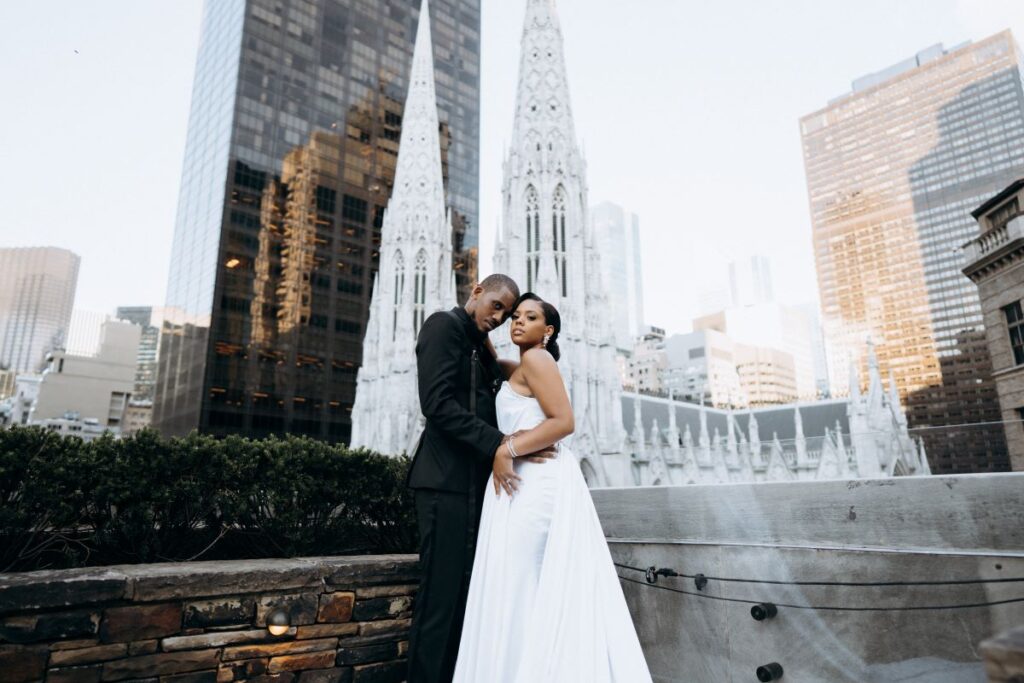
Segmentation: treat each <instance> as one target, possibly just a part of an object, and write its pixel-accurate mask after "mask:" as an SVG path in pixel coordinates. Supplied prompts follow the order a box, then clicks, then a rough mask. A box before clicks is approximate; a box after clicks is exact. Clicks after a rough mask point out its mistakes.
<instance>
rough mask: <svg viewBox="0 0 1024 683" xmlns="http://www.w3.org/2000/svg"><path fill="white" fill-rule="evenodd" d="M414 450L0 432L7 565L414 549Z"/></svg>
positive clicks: (0, 522)
mask: <svg viewBox="0 0 1024 683" xmlns="http://www.w3.org/2000/svg"><path fill="white" fill-rule="evenodd" d="M408 464H409V461H408V459H407V458H404V457H401V458H392V457H386V456H382V455H379V454H376V453H372V452H370V451H366V450H353V449H349V448H347V447H345V446H343V445H333V444H329V443H325V442H322V441H317V440H314V439H310V438H307V437H291V436H289V437H284V438H274V437H272V438H269V439H262V440H255V439H246V438H242V437H238V436H231V437H227V438H224V439H217V438H213V437H210V436H203V435H199V434H195V433H193V434H191V435H189V436H187V437H184V438H172V439H163V438H161V437H160V436H159V434H157V433H156V432H154V431H149V430H146V431H143V432H140V433H139V434H137V435H135V436H132V437H128V438H123V439H115V438H113V437H111V436H109V435H107V436H103V437H102V438H99V439H97V440H95V441H91V442H84V441H82V440H81V439H79V438H77V437H62V436H59V435H57V434H55V433H53V432H48V431H45V430H43V429H40V428H36V427H28V428H26V427H14V428H11V429H7V430H2V431H0V571H27V570H33V569H47V568H66V567H81V566H96V565H107V564H118V563H142V562H168V561H183V560H198V559H203V560H216V559H244V558H265V557H295V556H309V555H340V554H363V553H378V552H411V551H413V550H414V549H415V545H416V530H415V519H414V512H413V504H412V498H411V495H410V494H409V492H408V491H407V490H406V488H405V473H406V470H407V468H408Z"/></svg>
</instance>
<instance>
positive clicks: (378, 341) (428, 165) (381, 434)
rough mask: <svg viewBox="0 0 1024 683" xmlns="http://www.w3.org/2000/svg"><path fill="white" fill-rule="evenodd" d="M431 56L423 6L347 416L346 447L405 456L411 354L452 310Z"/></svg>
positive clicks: (412, 399) (416, 420) (414, 400)
mask: <svg viewBox="0 0 1024 683" xmlns="http://www.w3.org/2000/svg"><path fill="white" fill-rule="evenodd" d="M431 51H432V43H431V37H430V16H429V9H428V6H427V0H423V5H422V8H421V9H420V18H419V26H418V28H417V32H416V46H415V48H414V50H413V60H412V72H411V75H410V79H409V94H408V95H407V97H406V101H405V110H404V115H403V120H402V136H401V141H400V143H399V148H398V167H397V168H396V170H395V185H394V190H393V191H392V194H391V200H390V201H389V202H388V206H387V210H386V212H385V214H384V222H383V226H382V228H381V245H380V270H379V271H378V273H377V279H376V281H375V282H374V287H373V298H372V300H371V303H370V315H369V321H368V322H367V326H366V337H365V338H364V340H363V365H362V367H360V369H359V374H358V377H357V386H356V400H355V405H354V407H353V410H352V446H354V447H357V448H358V447H366V448H370V449H373V450H375V451H378V452H380V453H386V454H398V453H401V452H403V451H405V452H410V453H411V451H412V447H413V446H414V445H415V441H416V439H417V438H418V436H419V432H420V430H421V428H422V427H421V425H422V417H421V413H420V408H419V395H418V393H417V390H416V354H415V345H416V335H417V334H418V333H419V329H420V325H422V324H423V321H424V320H425V319H426V317H427V316H428V315H430V314H431V313H433V312H434V311H438V310H442V309H446V308H449V307H451V306H454V305H455V274H454V272H453V271H452V238H451V236H452V223H451V215H450V214H449V213H447V212H446V211H445V200H444V180H443V176H442V173H441V141H440V137H439V134H438V117H437V103H436V100H435V96H434V59H433V55H432V53H431Z"/></svg>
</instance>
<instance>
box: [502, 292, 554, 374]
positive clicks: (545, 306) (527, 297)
mask: <svg viewBox="0 0 1024 683" xmlns="http://www.w3.org/2000/svg"><path fill="white" fill-rule="evenodd" d="M524 301H536V302H537V303H539V304H540V309H541V310H542V311H544V324H545V325H551V327H553V328H554V332H552V333H551V338H550V339H548V343H547V346H545V347H544V348H545V349H547V351H548V353H550V354H551V357H552V358H554V359H555V361H557V360H558V358H559V356H561V355H562V354H561V352H560V351H559V350H558V333H559V332H561V331H562V316H560V315H559V314H558V309H557V308H555V307H554V306H552V305H551V304H549V303H548V302H547V301H544V299H541V298H540V297H539V296H537V295H536V294H534V293H533V292H526V293H524V294H522V295H521V296H520V297H519V298H518V299H516V303H515V305H514V306H513V307H512V312H513V313H515V311H516V309H517V308H519V304H521V303H523V302H524Z"/></svg>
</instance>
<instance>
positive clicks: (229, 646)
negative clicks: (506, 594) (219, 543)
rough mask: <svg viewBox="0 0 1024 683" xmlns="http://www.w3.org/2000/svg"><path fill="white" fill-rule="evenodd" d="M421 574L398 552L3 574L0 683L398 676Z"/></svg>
mask: <svg viewBox="0 0 1024 683" xmlns="http://www.w3.org/2000/svg"><path fill="white" fill-rule="evenodd" d="M417 577H418V573H417V570H416V558H415V557H414V556H407V555H389V556H375V557H352V558H304V559H294V560H242V561H233V562H220V563H219V562H185V563H174V564H151V565H133V566H114V567H103V568H96V569H75V570H64V571H41V572H26V573H23V574H0V680H3V681H5V682H7V683H30V682H34V681H44V680H45V681H47V682H48V683H101V682H105V681H128V680H132V681H137V680H145V681H147V682H149V683H229V682H231V681H262V682H264V683H348V682H350V683H384V682H391V681H395V682H397V681H403V680H405V675H406V663H405V655H406V651H407V647H408V641H407V638H408V636H407V633H408V629H409V623H410V619H411V616H412V603H413V597H414V593H415V590H416V581H417ZM278 609H283V610H285V611H286V612H287V613H288V615H289V628H288V630H287V632H286V633H284V634H283V635H280V636H274V635H271V634H270V632H269V631H268V630H267V628H266V622H267V617H268V615H269V614H271V613H272V612H274V611H276V610H278Z"/></svg>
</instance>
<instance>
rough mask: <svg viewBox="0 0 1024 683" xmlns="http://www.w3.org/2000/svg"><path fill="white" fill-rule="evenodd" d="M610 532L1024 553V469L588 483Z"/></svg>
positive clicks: (652, 537) (717, 541)
mask: <svg viewBox="0 0 1024 683" xmlns="http://www.w3.org/2000/svg"><path fill="white" fill-rule="evenodd" d="M593 497H594V504H595V505H596V506H597V510H598V514H599V515H600V517H601V523H602V525H603V526H604V531H605V535H606V536H607V537H608V538H609V539H610V540H612V539H621V540H637V541H644V540H646V541H651V542H657V541H666V542H674V543H711V544H714V545H722V544H740V545H743V544H753V545H764V544H768V545H784V546H806V547H825V548H857V549H869V548H875V549H898V550H900V551H906V550H952V551H957V552H963V551H974V552H983V553H1003V552H1011V553H1021V554H1022V556H1024V524H1021V523H1020V520H1022V519H1024V472H1014V473H1005V474H968V475H957V476H945V477H896V478H891V479H860V480H851V481H820V482H780V483H764V484H719V485H699V486H652V487H641V488H631V489H598V490H595V491H593Z"/></svg>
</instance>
